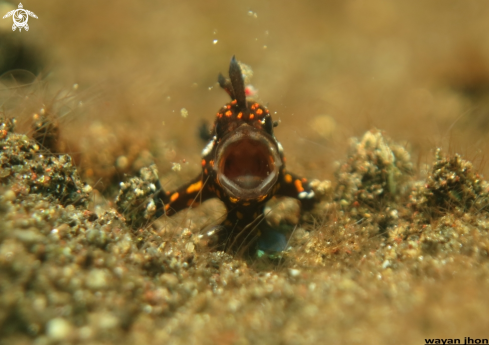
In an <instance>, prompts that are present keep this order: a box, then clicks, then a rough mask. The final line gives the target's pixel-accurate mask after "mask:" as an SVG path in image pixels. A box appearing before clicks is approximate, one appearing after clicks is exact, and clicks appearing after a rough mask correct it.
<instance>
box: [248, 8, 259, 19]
mask: <svg viewBox="0 0 489 345" xmlns="http://www.w3.org/2000/svg"><path fill="white" fill-rule="evenodd" d="M248 15H249V16H250V17H253V18H258V14H257V13H256V12H253V11H251V10H250V11H248Z"/></svg>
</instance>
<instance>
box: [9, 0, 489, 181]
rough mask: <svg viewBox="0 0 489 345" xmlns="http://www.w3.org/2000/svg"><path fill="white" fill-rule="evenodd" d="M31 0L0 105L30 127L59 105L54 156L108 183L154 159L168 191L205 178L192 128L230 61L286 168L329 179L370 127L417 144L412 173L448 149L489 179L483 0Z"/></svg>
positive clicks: (205, 115)
mask: <svg viewBox="0 0 489 345" xmlns="http://www.w3.org/2000/svg"><path fill="white" fill-rule="evenodd" d="M22 3H23V5H24V9H27V10H30V11H32V12H34V13H35V14H36V15H37V16H38V19H35V18H30V19H29V26H30V30H29V31H27V32H26V31H25V30H22V32H19V31H18V30H16V31H15V32H13V31H12V19H11V18H7V19H0V24H1V26H0V30H1V31H0V74H1V75H2V77H0V82H1V83H2V86H1V87H0V105H1V106H2V108H0V111H2V112H3V113H4V114H6V115H7V116H16V117H17V118H18V122H19V128H18V130H19V131H25V132H26V133H28V132H29V131H30V123H31V122H32V115H33V114H34V113H36V112H40V111H41V109H44V110H43V111H44V112H46V111H47V112H49V113H50V114H51V116H53V117H54V118H55V119H56V121H58V122H59V129H60V135H61V138H62V140H61V141H62V144H60V148H59V150H60V151H63V152H70V153H71V154H72V155H73V156H74V157H75V158H76V161H77V164H79V165H80V168H81V173H82V174H83V176H84V178H85V179H88V180H89V182H91V183H92V184H94V185H95V186H96V187H97V188H99V189H101V190H109V189H110V188H109V187H110V185H111V183H113V182H117V181H120V180H121V179H122V178H123V175H124V174H133V173H134V172H135V171H137V170H138V169H139V168H140V167H141V166H144V165H147V164H149V163H150V162H152V161H155V162H156V164H157V165H158V168H159V171H160V175H161V177H162V180H163V181H164V185H165V186H167V188H171V187H176V186H177V185H179V184H180V183H181V182H183V181H186V180H188V178H190V177H192V176H194V175H196V174H197V173H198V172H199V170H200V152H201V149H202V148H203V147H204V145H205V144H204V143H203V142H202V141H201V140H200V139H199V137H198V128H199V126H200V125H201V124H202V121H203V120H207V121H208V122H211V121H212V120H213V118H214V116H215V113H216V111H217V110H218V109H219V107H221V106H222V105H223V104H224V103H225V102H227V101H228V96H227V94H226V93H225V92H223V91H222V90H221V89H220V88H219V87H218V85H217V83H216V80H217V75H218V73H219V72H222V73H223V74H227V70H228V64H229V60H230V58H231V56H232V55H236V57H237V59H238V60H240V61H241V62H243V63H245V64H247V65H249V66H250V67H251V68H252V70H253V73H254V75H253V78H252V80H251V82H252V84H253V86H254V87H255V88H256V89H257V90H258V96H257V97H258V100H259V101H260V102H262V103H263V104H265V105H267V106H268V107H269V109H270V111H271V113H272V114H274V117H275V119H277V120H280V121H281V124H280V126H279V127H278V128H277V130H276V136H277V138H278V139H279V140H280V141H281V142H282V144H283V146H284V148H285V153H286V155H287V162H288V166H289V169H290V170H292V171H295V172H297V173H300V174H304V175H306V176H307V177H309V178H319V179H326V178H332V176H333V172H334V162H335V161H338V160H343V159H345V157H346V150H347V147H348V139H349V138H350V137H352V136H361V135H362V134H363V133H364V132H365V131H366V130H368V129H371V128H373V127H375V128H378V129H381V130H383V131H385V135H386V136H388V137H390V138H392V139H393V140H395V141H398V142H406V143H408V144H409V147H410V150H411V152H412V154H413V158H414V161H415V162H417V163H416V166H417V167H418V170H419V168H420V167H421V166H422V165H423V164H425V163H431V162H432V160H433V155H434V150H435V148H436V147H442V148H444V149H445V150H446V151H447V152H449V153H455V152H457V153H460V154H462V155H463V156H464V158H466V159H469V160H471V161H472V162H473V163H474V165H475V167H476V168H477V169H479V171H481V172H483V173H484V172H485V173H486V176H487V175H488V174H487V169H488V167H486V164H485V156H486V153H487V152H489V151H488V140H487V139H486V138H487V136H486V133H487V130H488V126H489V64H488V61H489V21H488V20H487V18H489V3H486V2H481V1H470V0H469V1H463V2H462V1H458V0H453V1H452V0H444V1H430V2H426V1H389V0H369V1H364V0H345V1H311V0H305V1H284V0H281V1H279V0H269V1H263V0H261V1H258V0H256V1H255V0H241V1H238V0H227V1H224V0H208V1H197V0H185V1H158V2H156V1H138V2H135V1H93V0H87V1H70V2H67V1H60V0H42V1H41V0H26V1H23V2H22ZM17 5H18V3H17V2H9V1H5V0H4V1H2V2H1V3H0V10H1V12H2V13H1V15H2V16H3V14H5V13H7V12H8V11H10V10H12V9H16V8H17ZM13 69H23V70H29V71H30V72H31V73H32V74H29V73H27V72H22V73H21V72H19V71H16V72H15V73H14V72H12V70H13ZM9 71H10V72H9ZM35 77H36V78H35ZM22 78H24V79H29V78H31V79H32V80H34V78H35V80H36V82H35V83H34V84H33V85H30V86H28V87H17V86H18V84H19V83H20V84H22ZM14 79H15V81H14V82H12V80H14ZM16 85H17V86H16Z"/></svg>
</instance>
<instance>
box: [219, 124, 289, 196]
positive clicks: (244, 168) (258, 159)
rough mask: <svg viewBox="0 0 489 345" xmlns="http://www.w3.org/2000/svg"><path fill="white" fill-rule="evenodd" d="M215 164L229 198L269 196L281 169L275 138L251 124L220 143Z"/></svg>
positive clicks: (243, 126)
mask: <svg viewBox="0 0 489 345" xmlns="http://www.w3.org/2000/svg"><path fill="white" fill-rule="evenodd" d="M215 162H216V164H214V170H216V173H217V179H218V183H219V184H220V185H221V186H222V187H223V189H224V190H225V191H226V192H227V194H228V195H229V196H232V197H234V198H237V199H245V200H250V199H259V198H260V197H264V196H266V195H267V194H268V193H269V192H270V190H271V188H272V187H273V186H274V185H275V183H276V182H277V180H278V176H279V172H280V168H281V167H282V159H281V158H280V154H279V153H278V147H277V143H276V141H275V139H274V138H273V137H272V136H270V135H269V134H267V133H265V132H263V131H262V130H259V129H256V128H255V127H252V126H250V125H248V124H242V125H241V126H240V127H238V128H237V129H236V130H235V131H233V132H232V133H230V134H228V135H227V136H225V137H224V138H222V139H221V140H220V142H219V144H218V146H217V150H216V159H215Z"/></svg>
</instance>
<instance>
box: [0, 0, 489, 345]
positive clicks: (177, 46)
mask: <svg viewBox="0 0 489 345" xmlns="http://www.w3.org/2000/svg"><path fill="white" fill-rule="evenodd" d="M0 5H1V6H0V8H1V9H2V12H3V8H11V9H15V8H16V7H17V4H13V3H12V4H10V3H7V2H2V3H0ZM24 8H26V9H29V10H31V11H33V12H34V13H36V15H37V16H38V19H34V18H30V19H29V26H30V30H29V31H28V32H26V31H24V30H23V31H22V32H19V31H15V32H12V30H11V21H9V22H8V25H6V24H5V22H6V19H3V20H2V22H1V23H2V26H1V27H0V57H1V58H0V69H1V70H2V73H3V72H6V73H5V74H3V76H2V77H0V81H1V87H0V104H1V108H0V113H1V114H0V115H1V116H2V121H1V128H0V138H1V139H0V141H1V145H0V148H1V150H0V162H1V168H0V181H1V189H0V194H1V200H0V343H1V344H15V345H17V344H39V345H40V344H112V343H118V344H162V343H168V344H173V343H181V344H186V343H203V344H207V343H209V344H247V343H249V344H261V343H264V344H304V343H313V342H316V343H326V342H328V343H334V344H340V343H362V344H370V343H371V344H374V343H375V344H378V343H393V342H395V343H403V344H404V343H406V344H424V343H425V339H427V338H451V339H453V338H457V339H461V340H462V342H463V339H464V337H471V338H473V339H474V338H477V339H482V338H489V332H488V331H487V327H486V326H487V321H486V320H487V311H488V310H489V308H488V307H489V298H488V297H487V293H486V291H487V288H488V286H489V281H488V278H489V265H488V263H489V261H488V253H489V252H488V251H489V249H488V248H489V236H488V229H489V221H488V210H489V208H488V207H489V206H488V205H489V185H488V183H487V182H485V180H484V175H486V176H487V173H488V172H487V171H486V170H487V167H486V165H485V157H486V154H487V152H488V142H487V140H486V135H485V134H486V132H487V129H488V123H489V122H488V111H489V97H488V96H489V91H488V90H489V63H488V61H489V48H488V47H489V44H488V43H489V42H488V40H489V34H488V32H489V21H487V18H488V17H489V5H487V4H485V3H483V2H479V1H468V2H460V1H432V2H429V3H426V2H421V1H414V2H413V1H410V2H407V1H405V2H391V1H386V0H372V1H368V2H366V1H360V0H355V1H342V2H335V1H324V2H319V1H317V2H312V1H303V2H292V1H291V2H284V1H241V2H238V1H227V2H225V1H218V0H216V1H206V2H198V1H186V2H184V1H182V2H178V3H177V2H169V1H164V2H160V3H144V4H143V3H135V2H129V1H119V2H113V3H111V2H102V3H101V2H96V1H84V2H70V3H66V2H61V1H54V0H45V1H43V2H42V3H41V2H39V3H35V2H34V3H24ZM6 11H7V10H6ZM234 54H235V55H236V56H237V58H238V59H239V60H240V61H242V62H243V63H245V64H247V65H249V66H251V67H252V69H253V78H252V84H253V85H254V87H255V88H256V89H258V96H257V97H258V99H259V101H260V102H262V103H263V104H265V105H267V107H268V108H269V109H270V111H271V113H272V114H273V116H274V118H275V119H277V120H280V125H279V127H278V128H277V129H276V132H275V133H276V136H277V138H278V139H279V140H280V141H281V143H282V145H283V146H284V149H285V153H286V156H287V164H288V167H289V168H290V169H291V170H292V171H294V172H296V173H299V174H301V175H304V176H306V177H308V178H309V179H311V180H312V179H317V180H318V182H317V183H316V189H317V194H318V195H319V196H320V198H321V202H320V203H318V206H317V207H316V209H315V210H314V211H313V212H311V213H307V214H303V215H302V219H301V221H300V222H299V225H298V226H297V227H294V229H295V230H294V232H293V234H292V236H291V238H290V241H289V248H288V249H287V250H286V251H285V252H284V253H283V254H282V255H281V256H280V257H279V258H273V259H271V258H261V259H256V258H242V257H238V256H233V255H230V254H226V253H222V252H217V251H213V250H212V248H211V247H209V245H208V241H207V240H206V237H205V236H202V235H203V234H205V231H207V230H208V228H209V226H210V225H212V224H213V222H215V221H216V219H217V218H219V217H220V216H222V210H221V209H222V207H221V208H220V207H219V205H218V204H217V205H216V204H215V203H214V204H210V205H203V206H201V207H199V208H196V209H192V210H190V211H184V212H181V213H180V214H178V215H176V216H175V217H173V218H170V219H168V218H162V219H159V220H154V219H146V221H144V220H141V217H143V219H144V213H138V210H140V208H139V207H140V206H141V205H142V204H144V200H143V201H141V203H142V204H141V203H139V204H132V206H131V204H130V203H129V204H125V205H126V206H127V205H129V206H127V207H124V208H122V209H121V208H120V207H119V209H118V208H117V205H116V202H115V200H116V196H117V195H118V193H119V188H120V182H121V181H125V182H126V183H136V182H137V181H136V180H130V178H131V177H134V176H137V175H138V174H139V172H140V170H141V169H142V168H147V167H149V166H150V165H151V164H153V163H154V164H155V166H156V167H157V169H158V172H159V177H160V180H161V182H162V185H163V186H165V188H167V189H172V188H174V187H177V186H178V185H180V184H181V183H184V182H186V181H188V180H189V179H190V178H192V177H194V176H195V175H196V174H197V173H198V172H199V169H200V151H201V150H202V147H203V146H204V145H205V144H203V143H202V142H201V141H199V137H198V128H199V126H200V125H201V121H202V120H207V121H212V119H213V117H214V116H215V112H216V111H217V110H218V109H219V107H221V106H222V105H223V104H224V103H225V102H227V95H226V94H225V93H224V92H223V91H222V90H220V89H219V87H218V86H217V84H216V77H217V74H218V73H219V72H223V73H225V72H226V70H227V68H228V64H229V59H230V58H231V56H232V55H234ZM13 68H23V69H28V70H31V71H32V72H33V73H34V74H36V75H37V74H38V75H39V77H38V78H37V79H36V80H35V82H34V83H32V84H28V85H23V84H22V82H23V81H25V80H26V79H29V78H30V76H32V74H29V73H28V72H19V71H18V72H15V73H14V72H8V71H9V70H11V69H13ZM13 77H15V78H14V79H15V80H14V79H13ZM22 78H24V79H22ZM19 85H20V86H19ZM182 109H184V111H182ZM34 114H37V115H36V116H34ZM183 114H184V115H186V116H182V115H183ZM33 116H34V117H33ZM43 116H48V117H49V119H50V121H52V123H55V127H56V130H55V131H59V135H60V139H59V140H56V142H55V147H56V150H54V151H56V152H51V153H50V152H47V151H45V150H44V149H43V148H42V147H41V145H39V143H38V142H36V141H35V139H36V138H37V139H39V128H38V127H36V126H38V124H39V122H36V121H39V119H42V118H43ZM12 117H15V118H16V119H17V123H16V126H15V129H14V128H13V124H12V122H10V121H9V120H8V119H9V118H12ZM51 132H52V131H51ZM128 181H132V182H128ZM319 181H321V182H319ZM143 182H144V181H143ZM143 182H141V183H143ZM143 185H144V183H143ZM131 186H132V185H131ZM138 186H141V185H138ZM143 206H144V205H143ZM284 208H285V209H286V210H285V212H284V213H285V214H290V213H293V212H289V210H288V209H287V208H286V207H284ZM292 209H293V207H292ZM277 210H278V211H277V214H278V216H277V217H278V218H277V219H275V218H274V219H270V221H275V222H280V220H281V218H280V210H282V212H283V208H282V209H281V208H280V207H277ZM140 214H141V216H139V215H140ZM138 217H139V218H138ZM297 217H298V216H297ZM284 218H286V217H285V216H284ZM292 218H294V217H292ZM286 220H288V221H290V219H286Z"/></svg>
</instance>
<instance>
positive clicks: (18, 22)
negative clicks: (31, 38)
mask: <svg viewBox="0 0 489 345" xmlns="http://www.w3.org/2000/svg"><path fill="white" fill-rule="evenodd" d="M23 7H24V6H22V3H19V8H18V9H16V10H12V11H10V12H9V13H7V14H6V15H4V16H3V19H5V18H7V17H10V16H12V15H13V19H14V25H12V31H15V30H16V29H17V28H19V32H21V31H22V28H24V29H25V31H29V25H27V21H28V20H29V16H31V17H34V18H37V16H36V15H35V14H34V12H31V11H27V10H24V8H23Z"/></svg>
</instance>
